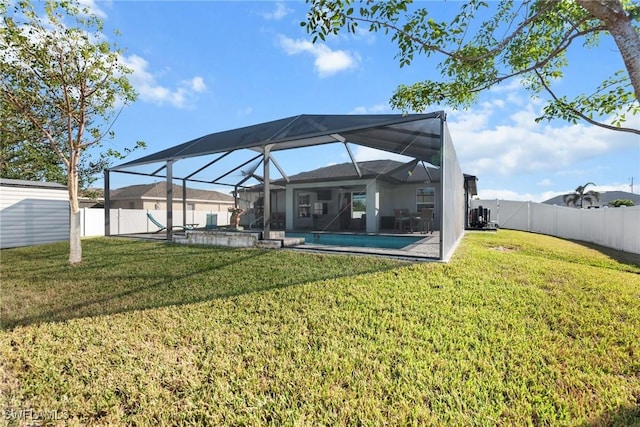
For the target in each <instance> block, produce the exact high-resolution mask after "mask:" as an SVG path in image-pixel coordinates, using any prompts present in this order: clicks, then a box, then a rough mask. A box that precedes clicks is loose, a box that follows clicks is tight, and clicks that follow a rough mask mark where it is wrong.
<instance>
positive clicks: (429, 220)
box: [420, 208, 433, 233]
mask: <svg viewBox="0 0 640 427" xmlns="http://www.w3.org/2000/svg"><path fill="white" fill-rule="evenodd" d="M420 223H421V224H422V231H424V232H425V233H426V232H427V231H429V232H431V233H433V209H432V208H423V209H421V210H420Z"/></svg>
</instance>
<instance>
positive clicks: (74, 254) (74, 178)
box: [67, 163, 82, 265]
mask: <svg viewBox="0 0 640 427" xmlns="http://www.w3.org/2000/svg"><path fill="white" fill-rule="evenodd" d="M75 169H76V168H75V165H74V164H73V163H72V167H71V168H70V170H69V173H68V176H67V185H68V188H69V213H70V215H69V264H71V265H73V264H78V263H79V262H81V261H82V243H81V242H80V238H81V236H82V230H81V221H80V203H79V202H78V174H77V173H76V172H75Z"/></svg>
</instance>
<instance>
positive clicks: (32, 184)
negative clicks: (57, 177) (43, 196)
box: [0, 178, 67, 190]
mask: <svg viewBox="0 0 640 427" xmlns="http://www.w3.org/2000/svg"><path fill="white" fill-rule="evenodd" d="M0 185H2V186H3V187H22V188H47V189H50V190H66V189H67V186H66V185H62V184H58V183H57V182H42V181H26V180H23V179H8V178H0Z"/></svg>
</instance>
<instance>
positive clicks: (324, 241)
mask: <svg viewBox="0 0 640 427" xmlns="http://www.w3.org/2000/svg"><path fill="white" fill-rule="evenodd" d="M286 236H287V237H304V241H305V243H315V244H318V245H329V246H358V247H363V248H384V249H402V248H404V247H406V246H408V245H411V244H413V243H416V242H418V241H419V240H422V239H424V237H425V236H385V235H379V234H338V233H325V232H315V233H289V232H287V234H286Z"/></svg>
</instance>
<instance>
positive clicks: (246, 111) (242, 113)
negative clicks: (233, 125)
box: [238, 107, 253, 116]
mask: <svg viewBox="0 0 640 427" xmlns="http://www.w3.org/2000/svg"><path fill="white" fill-rule="evenodd" d="M251 113H253V107H245V108H242V109H240V110H238V116H248V115H249V114H251Z"/></svg>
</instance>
